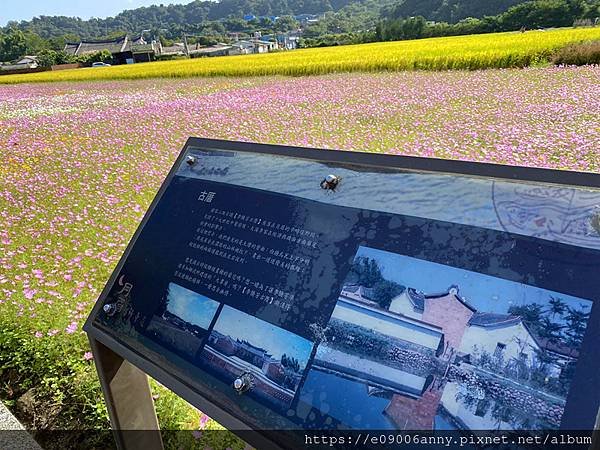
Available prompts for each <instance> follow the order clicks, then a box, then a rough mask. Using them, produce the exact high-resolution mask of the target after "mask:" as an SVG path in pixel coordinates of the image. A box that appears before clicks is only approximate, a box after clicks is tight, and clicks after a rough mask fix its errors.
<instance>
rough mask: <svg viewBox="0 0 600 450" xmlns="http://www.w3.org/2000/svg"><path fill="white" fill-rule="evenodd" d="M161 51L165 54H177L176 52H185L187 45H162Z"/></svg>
mask: <svg viewBox="0 0 600 450" xmlns="http://www.w3.org/2000/svg"><path fill="white" fill-rule="evenodd" d="M160 49H161V50H160V52H161V53H162V54H163V55H175V54H181V55H183V54H185V47H184V45H183V44H175V45H169V46H161V47H160Z"/></svg>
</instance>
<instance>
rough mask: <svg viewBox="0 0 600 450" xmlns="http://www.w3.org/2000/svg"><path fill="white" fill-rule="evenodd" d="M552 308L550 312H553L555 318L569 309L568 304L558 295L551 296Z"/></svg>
mask: <svg viewBox="0 0 600 450" xmlns="http://www.w3.org/2000/svg"><path fill="white" fill-rule="evenodd" d="M549 303H550V308H549V309H548V312H549V313H550V314H552V318H553V319H554V318H555V317H556V316H557V315H558V316H562V315H563V314H564V312H565V311H566V310H567V305H566V304H565V302H564V301H562V299H560V298H558V297H554V296H551V297H550V301H549Z"/></svg>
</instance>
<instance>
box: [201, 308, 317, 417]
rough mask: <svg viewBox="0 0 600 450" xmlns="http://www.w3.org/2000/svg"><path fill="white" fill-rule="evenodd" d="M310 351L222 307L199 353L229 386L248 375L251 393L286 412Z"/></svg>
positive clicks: (298, 340) (303, 344) (267, 326)
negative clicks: (250, 382)
mask: <svg viewBox="0 0 600 450" xmlns="http://www.w3.org/2000/svg"><path fill="white" fill-rule="evenodd" d="M312 347H313V343H312V342H310V341H308V340H306V339H304V338H302V337H300V336H298V335H296V334H294V333H290V332H289V331H286V330H284V329H283V328H279V327H276V326H273V325H271V324H270V323H268V322H265V321H263V320H260V319H257V318H256V317H254V316H250V315H248V314H246V313H243V312H241V311H238V310H236V309H233V308H230V307H229V306H225V307H224V308H223V310H222V311H221V313H220V314H219V318H218V319H217V322H216V324H215V326H214V327H213V329H212V331H211V333H210V336H209V337H208V343H207V344H206V346H205V347H204V350H203V351H202V360H203V361H202V362H203V364H204V365H205V367H206V368H207V369H208V370H211V371H213V372H214V373H216V374H217V375H218V376H219V378H221V379H223V380H224V381H226V382H227V381H228V382H229V383H233V382H234V380H235V379H237V378H239V377H240V376H242V375H244V374H245V373H249V374H251V375H252V380H253V386H252V390H251V392H250V393H251V394H253V395H256V396H258V397H260V398H263V399H265V400H266V401H268V402H269V403H272V404H273V405H274V406H277V407H279V408H281V409H283V410H287V408H288V407H289V406H290V404H291V403H292V400H293V399H294V395H295V394H296V390H297V389H298V385H299V383H300V380H301V378H302V374H303V373H304V370H305V368H306V365H307V363H308V359H309V357H310V354H311V351H312Z"/></svg>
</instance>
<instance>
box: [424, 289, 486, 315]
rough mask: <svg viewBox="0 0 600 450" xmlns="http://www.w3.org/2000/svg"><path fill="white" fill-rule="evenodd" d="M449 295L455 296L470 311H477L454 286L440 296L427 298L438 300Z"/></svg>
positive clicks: (435, 295) (428, 295)
mask: <svg viewBox="0 0 600 450" xmlns="http://www.w3.org/2000/svg"><path fill="white" fill-rule="evenodd" d="M448 295H453V296H454V297H455V298H456V299H457V300H458V301H459V302H460V303H462V304H463V305H465V306H466V307H467V308H468V309H470V310H471V311H473V312H476V311H477V308H475V307H474V306H472V305H470V304H469V302H467V300H466V299H465V298H463V297H462V296H460V295H459V294H458V286H457V285H455V284H453V285H452V286H450V287H449V288H448V290H447V291H446V292H440V293H438V294H426V295H425V298H426V299H428V300H430V299H432V300H433V299H436V298H442V297H447V296H448Z"/></svg>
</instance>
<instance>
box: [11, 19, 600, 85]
mask: <svg viewBox="0 0 600 450" xmlns="http://www.w3.org/2000/svg"><path fill="white" fill-rule="evenodd" d="M598 39H600V28H598V27H597V28H562V29H554V30H547V31H543V30H540V31H527V32H526V33H519V32H507V33H493V34H480V35H468V36H453V37H443V38H430V39H419V40H413V41H397V42H376V43H371V44H360V45H347V46H340V47H327V48H311V49H303V50H295V51H291V52H281V53H270V54H260V55H243V56H229V57H215V58H200V59H186V60H176V61H162V62H155V63H151V64H135V65H124V66H114V67H104V68H89V69H88V68H86V69H74V70H64V71H59V72H41V73H33V74H23V75H5V76H2V77H0V84H11V83H27V82H42V81H86V80H116V79H139V78H175V77H177V78H184V77H199V76H200V77H213V76H257V75H291V76H301V75H320V74H326V73H334V72H377V71H398V70H414V69H417V70H419V69H422V70H447V69H468V70H474V69H485V68H503V67H525V66H528V65H531V64H535V63H538V62H543V61H545V60H546V59H548V57H549V56H550V55H551V54H552V53H553V52H554V51H556V50H557V49H558V48H560V47H564V46H566V45H568V44H572V43H576V42H581V41H592V40H598Z"/></svg>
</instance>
